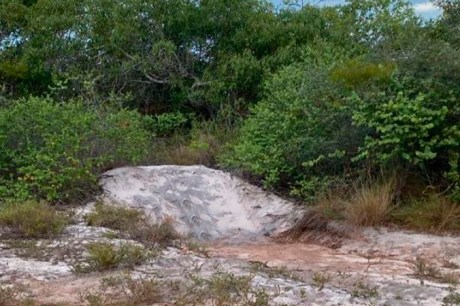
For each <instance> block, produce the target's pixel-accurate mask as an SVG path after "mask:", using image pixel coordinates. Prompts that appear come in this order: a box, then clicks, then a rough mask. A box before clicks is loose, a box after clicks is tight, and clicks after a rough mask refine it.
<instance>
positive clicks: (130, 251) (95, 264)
mask: <svg viewBox="0 0 460 306" xmlns="http://www.w3.org/2000/svg"><path fill="white" fill-rule="evenodd" d="M87 250H88V257H87V258H85V259H84V260H83V261H80V262H77V263H74V264H73V266H72V270H73V271H74V272H75V273H89V272H94V271H106V270H113V269H118V268H132V267H134V266H137V265H140V264H142V263H144V262H145V261H146V260H148V259H149V258H150V257H151V256H153V253H152V252H151V251H149V250H146V249H144V248H143V247H142V246H139V245H135V244H132V243H122V244H120V245H118V246H117V245H113V244H111V243H104V242H97V243H91V244H89V245H88V246H87Z"/></svg>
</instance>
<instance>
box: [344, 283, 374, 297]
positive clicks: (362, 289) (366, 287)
mask: <svg viewBox="0 0 460 306" xmlns="http://www.w3.org/2000/svg"><path fill="white" fill-rule="evenodd" d="M349 292H350V295H351V297H354V298H363V299H370V298H376V297H378V296H379V290H378V287H377V286H372V285H370V284H368V283H366V282H364V281H358V282H356V283H354V284H353V286H352V287H351V288H350V289H349Z"/></svg>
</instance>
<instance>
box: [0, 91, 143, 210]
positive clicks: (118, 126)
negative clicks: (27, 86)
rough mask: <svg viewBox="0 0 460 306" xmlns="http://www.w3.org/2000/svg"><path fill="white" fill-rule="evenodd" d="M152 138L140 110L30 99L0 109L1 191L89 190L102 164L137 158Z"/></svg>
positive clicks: (73, 194) (55, 194)
mask: <svg viewBox="0 0 460 306" xmlns="http://www.w3.org/2000/svg"><path fill="white" fill-rule="evenodd" d="M149 142H150V138H149V134H148V133H147V131H146V130H145V129H144V126H143V121H142V120H141V117H140V115H138V114H137V113H136V112H133V111H125V110H120V111H116V112H111V113H106V112H99V111H97V110H96V109H91V108H87V107H85V106H84V105H83V104H82V103H79V102H78V101H74V102H72V103H66V104H59V103H55V102H53V101H51V100H48V99H40V98H29V99H23V100H19V101H15V102H12V103H11V104H9V105H8V106H7V107H4V108H1V109H0V144H1V145H0V164H1V169H0V174H1V178H0V182H1V186H0V194H1V195H2V196H4V197H16V198H28V197H36V198H41V199H47V200H50V201H56V200H61V201H66V200H70V199H77V198H78V196H79V195H85V194H88V193H89V192H90V191H91V190H92V188H94V184H95V182H96V179H97V175H98V174H99V173H100V171H102V170H103V169H106V168H107V167H111V166H114V165H121V164H125V163H135V162H138V161H140V160H141V159H142V158H143V157H144V156H145V154H146V150H147V147H148V145H149Z"/></svg>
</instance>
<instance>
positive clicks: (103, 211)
mask: <svg viewBox="0 0 460 306" xmlns="http://www.w3.org/2000/svg"><path fill="white" fill-rule="evenodd" d="M143 218H144V214H143V213H142V212H141V211H140V210H137V209H133V208H126V207H121V206H115V205H108V204H103V203H101V202H97V203H96V204H95V206H94V209H93V210H92V211H91V212H90V213H89V214H88V215H86V217H85V219H86V222H87V224H88V225H89V226H102V227H107V228H110V229H114V230H118V231H122V232H126V231H129V230H130V229H131V228H132V227H133V226H135V225H136V224H138V223H139V222H141V221H142V220H143Z"/></svg>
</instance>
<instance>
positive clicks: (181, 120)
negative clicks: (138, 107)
mask: <svg viewBox="0 0 460 306" xmlns="http://www.w3.org/2000/svg"><path fill="white" fill-rule="evenodd" d="M153 121H154V122H153V124H152V125H153V129H154V133H155V135H157V136H167V135H170V134H171V133H173V132H174V131H175V130H178V129H179V128H181V127H182V126H183V125H184V124H185V123H186V122H187V121H188V118H187V116H186V115H185V114H183V113H179V112H176V113H164V114H161V115H156V116H154V117H153Z"/></svg>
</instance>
